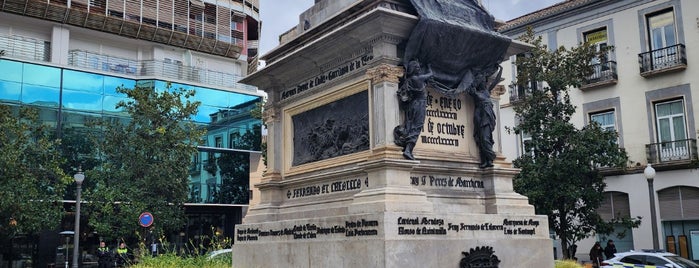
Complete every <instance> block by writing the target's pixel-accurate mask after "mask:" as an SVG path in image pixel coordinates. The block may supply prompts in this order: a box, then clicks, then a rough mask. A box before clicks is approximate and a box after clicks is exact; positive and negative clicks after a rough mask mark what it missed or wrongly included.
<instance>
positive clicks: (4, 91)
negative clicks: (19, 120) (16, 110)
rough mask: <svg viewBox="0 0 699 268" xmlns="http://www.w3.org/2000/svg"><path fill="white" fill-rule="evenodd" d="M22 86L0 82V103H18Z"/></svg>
mask: <svg viewBox="0 0 699 268" xmlns="http://www.w3.org/2000/svg"><path fill="white" fill-rule="evenodd" d="M21 94H22V84H21V83H19V82H10V81H3V80H0V102H10V103H19V100H20V96H21Z"/></svg>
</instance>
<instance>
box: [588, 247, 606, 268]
mask: <svg viewBox="0 0 699 268" xmlns="http://www.w3.org/2000/svg"><path fill="white" fill-rule="evenodd" d="M590 261H592V267H594V268H598V267H600V265H601V264H602V261H604V250H603V249H602V245H600V243H599V242H595V245H594V246H592V248H591V249H590Z"/></svg>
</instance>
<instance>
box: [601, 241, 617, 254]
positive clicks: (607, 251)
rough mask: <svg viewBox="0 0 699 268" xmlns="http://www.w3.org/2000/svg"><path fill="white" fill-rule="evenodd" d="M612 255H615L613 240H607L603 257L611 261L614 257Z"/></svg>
mask: <svg viewBox="0 0 699 268" xmlns="http://www.w3.org/2000/svg"><path fill="white" fill-rule="evenodd" d="M614 253H616V246H615V245H614V240H611V239H609V241H607V246H606V247H604V257H606V258H607V259H611V258H612V257H614Z"/></svg>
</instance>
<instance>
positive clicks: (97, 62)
mask: <svg viewBox="0 0 699 268" xmlns="http://www.w3.org/2000/svg"><path fill="white" fill-rule="evenodd" d="M68 63H69V65H72V66H76V67H81V68H86V69H93V70H100V71H104V72H111V73H119V74H127V75H133V76H148V77H154V78H164V79H176V80H182V81H189V82H196V83H201V84H204V85H210V86H215V87H223V88H233V89H243V90H247V91H255V90H256V88H255V87H253V86H249V85H245V84H240V83H238V81H240V79H242V78H243V77H242V76H240V75H236V74H232V73H224V72H218V71H212V70H208V69H204V68H198V67H192V66H184V65H182V63H180V62H178V63H175V62H165V61H156V60H146V61H138V60H132V59H127V58H120V57H114V56H109V55H102V54H98V53H94V52H89V51H83V50H71V51H70V52H69V55H68Z"/></svg>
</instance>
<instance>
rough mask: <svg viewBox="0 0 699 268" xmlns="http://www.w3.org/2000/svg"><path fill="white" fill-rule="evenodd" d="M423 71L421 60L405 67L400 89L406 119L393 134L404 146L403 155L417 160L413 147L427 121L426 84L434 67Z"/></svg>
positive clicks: (399, 93)
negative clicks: (422, 72)
mask: <svg viewBox="0 0 699 268" xmlns="http://www.w3.org/2000/svg"><path fill="white" fill-rule="evenodd" d="M421 71H422V68H421V67H420V62H418V61H416V60H412V61H410V62H409V63H408V66H406V68H405V74H404V75H403V80H402V81H401V83H400V86H399V90H398V96H399V97H400V103H401V110H403V111H404V115H405V119H404V120H403V124H402V125H399V126H397V127H396V128H395V129H394V131H393V134H394V137H395V140H396V144H397V145H398V146H402V147H403V157H405V158H407V159H410V160H415V157H414V156H413V148H415V143H416V142H417V138H418V137H419V136H420V132H422V126H423V125H424V123H425V109H426V106H427V103H426V102H425V101H426V99H427V92H426V89H425V86H426V85H427V80H428V79H430V78H431V77H432V69H431V68H430V66H429V65H428V66H427V72H426V73H424V74H421Z"/></svg>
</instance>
